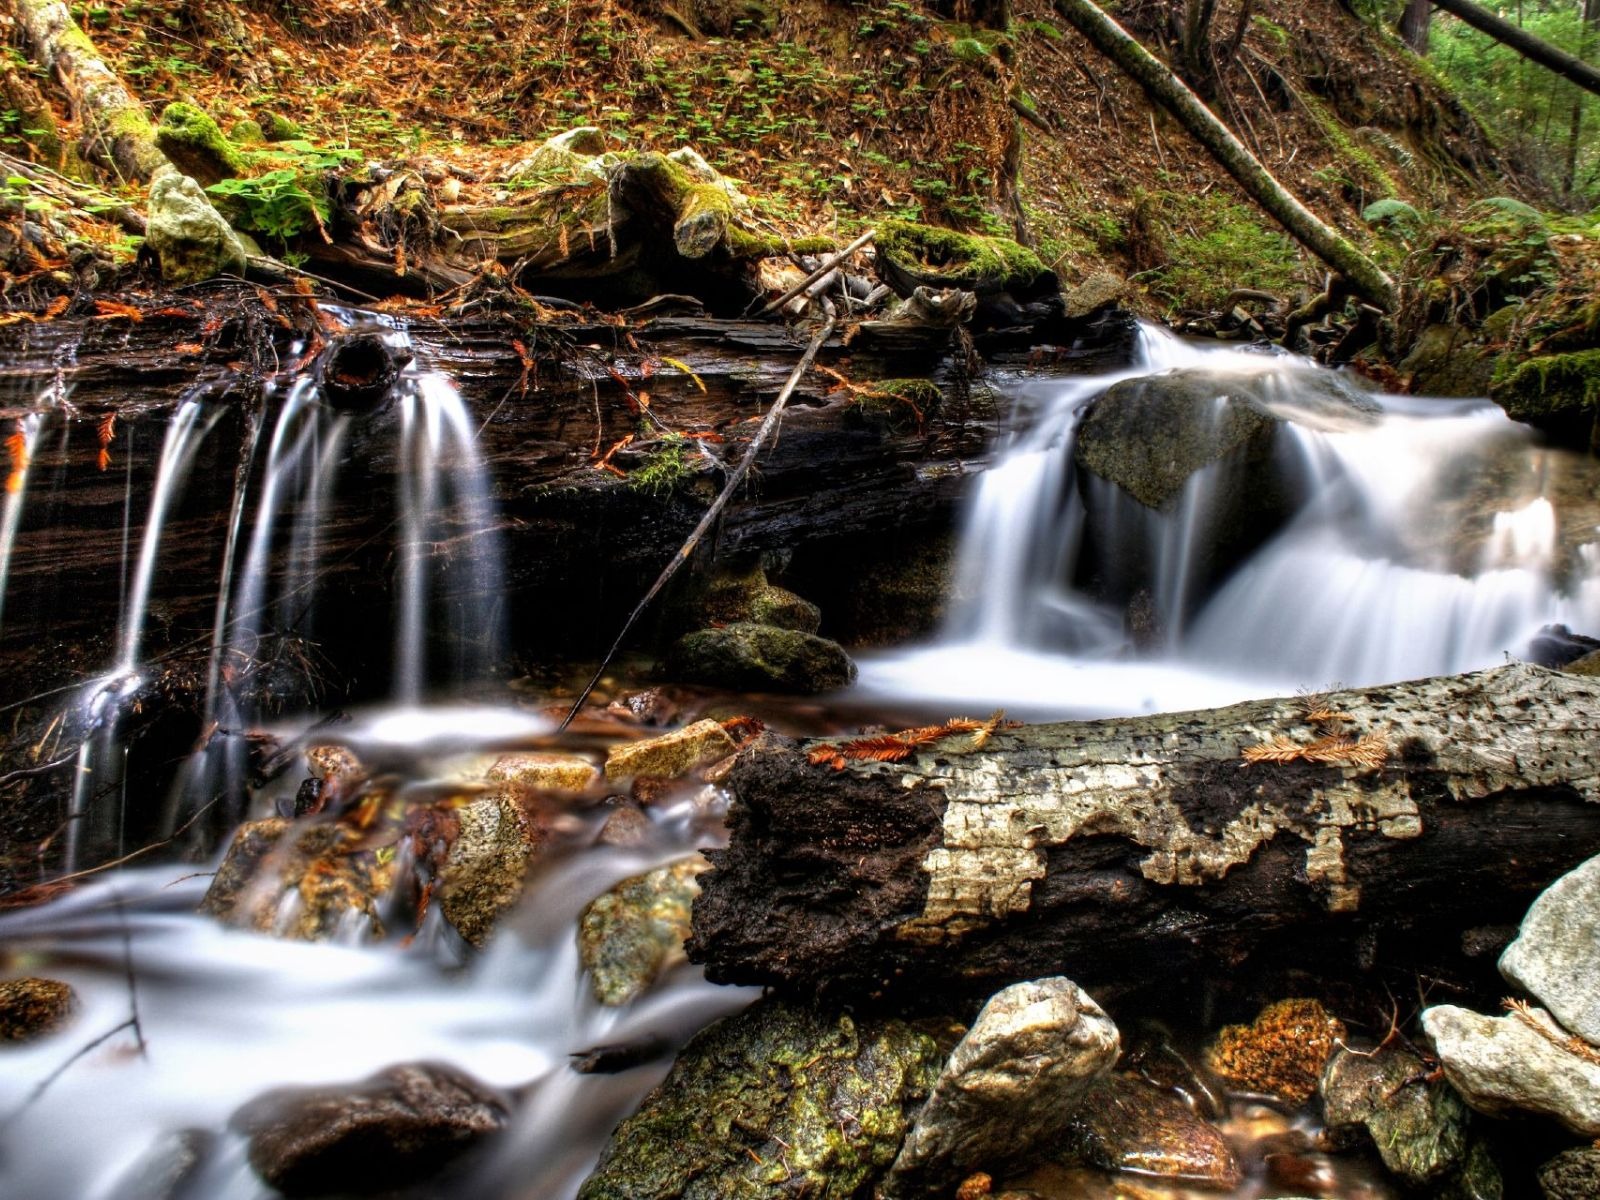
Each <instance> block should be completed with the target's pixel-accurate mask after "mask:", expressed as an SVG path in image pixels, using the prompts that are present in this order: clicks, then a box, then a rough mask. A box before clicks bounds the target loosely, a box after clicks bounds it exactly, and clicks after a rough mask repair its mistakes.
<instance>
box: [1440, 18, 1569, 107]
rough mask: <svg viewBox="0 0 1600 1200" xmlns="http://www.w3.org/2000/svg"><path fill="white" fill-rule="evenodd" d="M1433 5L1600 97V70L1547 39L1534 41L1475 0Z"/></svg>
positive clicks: (1523, 30)
mask: <svg viewBox="0 0 1600 1200" xmlns="http://www.w3.org/2000/svg"><path fill="white" fill-rule="evenodd" d="M1433 4H1434V6H1435V7H1436V8H1442V9H1444V11H1445V12H1447V13H1449V14H1450V15H1451V16H1454V17H1460V18H1461V19H1462V20H1463V21H1465V22H1466V23H1467V24H1468V25H1471V26H1472V27H1473V28H1474V29H1476V30H1478V31H1479V32H1480V33H1486V34H1488V35H1489V36H1490V37H1492V38H1493V39H1494V40H1495V41H1497V42H1499V43H1500V44H1501V45H1502V46H1510V47H1511V48H1512V49H1513V50H1515V51H1516V52H1517V53H1518V54H1520V55H1522V56H1523V57H1524V58H1526V59H1527V60H1528V61H1529V62H1534V63H1538V64H1539V65H1540V66H1541V67H1544V68H1545V69H1547V70H1550V71H1554V72H1555V73H1556V74H1557V75H1559V76H1561V77H1562V78H1563V79H1570V80H1571V81H1572V82H1573V83H1575V84H1577V85H1578V86H1579V87H1581V88H1583V90H1584V91H1586V92H1593V93H1595V95H1597V96H1600V68H1596V67H1594V66H1591V65H1590V64H1589V63H1586V62H1584V61H1583V59H1581V58H1579V57H1578V56H1577V55H1575V54H1568V53H1567V52H1566V51H1565V50H1562V49H1561V48H1560V47H1558V46H1552V45H1551V44H1550V43H1549V42H1547V41H1545V40H1544V39H1543V38H1539V37H1534V35H1533V34H1531V33H1529V32H1528V31H1527V30H1526V29H1521V28H1519V27H1517V26H1516V25H1513V24H1512V23H1511V22H1510V21H1505V20H1502V19H1501V18H1499V17H1497V16H1495V15H1494V13H1492V12H1490V11H1489V10H1488V9H1486V8H1484V7H1482V6H1481V5H1478V4H1474V3H1472V0H1433Z"/></svg>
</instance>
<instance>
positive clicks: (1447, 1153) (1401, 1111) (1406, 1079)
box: [1321, 1048, 1469, 1187]
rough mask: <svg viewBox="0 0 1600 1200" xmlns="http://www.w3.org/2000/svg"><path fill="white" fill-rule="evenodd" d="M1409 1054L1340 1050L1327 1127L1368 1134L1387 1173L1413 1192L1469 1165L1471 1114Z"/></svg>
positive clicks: (1331, 1079)
mask: <svg viewBox="0 0 1600 1200" xmlns="http://www.w3.org/2000/svg"><path fill="white" fill-rule="evenodd" d="M1428 1073H1429V1072H1428V1068H1427V1067H1426V1066H1424V1065H1423V1062H1422V1060H1421V1059H1420V1058H1418V1057H1417V1056H1416V1055H1415V1054H1412V1053H1411V1052H1410V1051H1409V1050H1402V1049H1395V1048H1385V1049H1380V1050H1378V1051H1376V1052H1371V1053H1369V1052H1362V1053H1359V1054H1357V1053H1354V1052H1352V1051H1350V1050H1340V1051H1339V1052H1338V1053H1337V1054H1335V1055H1334V1056H1333V1057H1332V1058H1331V1059H1329V1060H1328V1066H1327V1069H1326V1070H1325V1071H1324V1072H1323V1074H1322V1085H1321V1091H1322V1108H1323V1114H1324V1119H1325V1120H1326V1121H1327V1123H1328V1126H1329V1127H1330V1128H1331V1129H1334V1130H1342V1129H1346V1128H1349V1127H1353V1126H1359V1127H1360V1128H1362V1129H1365V1130H1366V1132H1367V1133H1369V1134H1370V1135H1371V1137H1372V1140H1373V1142H1374V1143H1375V1144H1376V1145H1377V1147H1378V1154H1379V1156H1380V1157H1381V1158H1382V1159H1383V1165H1384V1166H1385V1167H1387V1168H1388V1169H1389V1171H1390V1173H1391V1174H1393V1175H1395V1176H1396V1177H1398V1178H1399V1179H1401V1180H1403V1181H1404V1182H1405V1183H1407V1184H1410V1185H1411V1186H1413V1187H1415V1186H1420V1185H1421V1184H1424V1183H1428V1182H1430V1181H1433V1180H1436V1179H1440V1178H1442V1177H1443V1176H1445V1175H1447V1174H1449V1173H1450V1172H1452V1171H1455V1170H1457V1169H1459V1168H1460V1167H1461V1166H1462V1165H1464V1164H1465V1162H1466V1158H1467V1149H1468V1137H1467V1122H1468V1119H1469V1117H1468V1112H1467V1106H1466V1104H1465V1103H1464V1102H1463V1101H1462V1099H1461V1097H1460V1096H1459V1095H1457V1094H1456V1091H1455V1089H1454V1088H1452V1087H1450V1085H1449V1084H1447V1083H1445V1082H1444V1081H1443V1080H1434V1081H1432V1082H1430V1081H1429V1080H1428Z"/></svg>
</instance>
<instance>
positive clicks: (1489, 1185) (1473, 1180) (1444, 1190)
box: [1433, 1141, 1505, 1200]
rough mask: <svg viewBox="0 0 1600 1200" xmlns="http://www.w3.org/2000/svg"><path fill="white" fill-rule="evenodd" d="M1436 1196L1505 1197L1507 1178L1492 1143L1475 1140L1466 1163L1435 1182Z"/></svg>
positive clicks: (1451, 1199) (1456, 1199) (1459, 1199)
mask: <svg viewBox="0 0 1600 1200" xmlns="http://www.w3.org/2000/svg"><path fill="white" fill-rule="evenodd" d="M1433 1195H1434V1197H1435V1200H1502V1197H1503V1196H1504V1195H1505V1181H1504V1180H1503V1179H1502V1178H1501V1177H1500V1168H1499V1167H1498V1166H1496V1165H1495V1161H1494V1158H1493V1156H1492V1155H1490V1153H1489V1147H1488V1146H1487V1145H1486V1144H1485V1143H1484V1142H1482V1141H1475V1142H1473V1143H1472V1146H1471V1148H1470V1149H1469V1150H1468V1151H1467V1161H1466V1165H1465V1166H1463V1167H1462V1168H1461V1169H1460V1170H1459V1171H1457V1172H1456V1173H1455V1174H1454V1175H1452V1176H1450V1177H1449V1178H1447V1179H1446V1180H1445V1181H1444V1182H1443V1183H1439V1184H1435V1185H1434V1191H1433Z"/></svg>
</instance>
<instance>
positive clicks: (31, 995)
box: [0, 975, 78, 1042]
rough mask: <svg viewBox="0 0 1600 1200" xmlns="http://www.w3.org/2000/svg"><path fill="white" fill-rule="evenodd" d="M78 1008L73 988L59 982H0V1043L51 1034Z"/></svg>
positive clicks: (33, 978) (12, 980) (23, 980)
mask: <svg viewBox="0 0 1600 1200" xmlns="http://www.w3.org/2000/svg"><path fill="white" fill-rule="evenodd" d="M77 1007H78V996H77V993H76V992H74V991H73V990H72V985H71V984H66V983H62V982H61V981H60V980H59V979H40V978H39V977H37V976H32V975H30V976H28V977H27V978H24V979H8V980H6V981H5V982H4V983H0V1042H29V1041H32V1040H33V1039H34V1038H40V1037H44V1036H45V1035H46V1034H51V1033H54V1032H55V1031H56V1030H58V1029H60V1028H61V1027H62V1026H64V1025H65V1024H67V1022H68V1021H69V1020H71V1019H72V1014H73V1012H74V1011H76V1009H77Z"/></svg>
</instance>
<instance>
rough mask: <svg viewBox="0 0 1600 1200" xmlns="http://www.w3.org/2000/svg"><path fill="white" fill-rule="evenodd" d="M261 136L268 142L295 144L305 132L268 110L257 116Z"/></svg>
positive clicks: (278, 113)
mask: <svg viewBox="0 0 1600 1200" xmlns="http://www.w3.org/2000/svg"><path fill="white" fill-rule="evenodd" d="M257 120H258V122H259V124H260V125H261V134H262V136H263V137H265V138H266V139H267V141H269V142H296V141H299V140H300V139H302V138H304V137H305V136H306V131H305V130H304V129H302V128H301V127H300V126H299V124H297V123H296V122H295V121H292V120H290V119H289V118H288V117H286V116H284V115H283V114H282V113H280V112H272V111H270V110H268V111H264V112H262V113H260V114H258V117H257Z"/></svg>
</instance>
